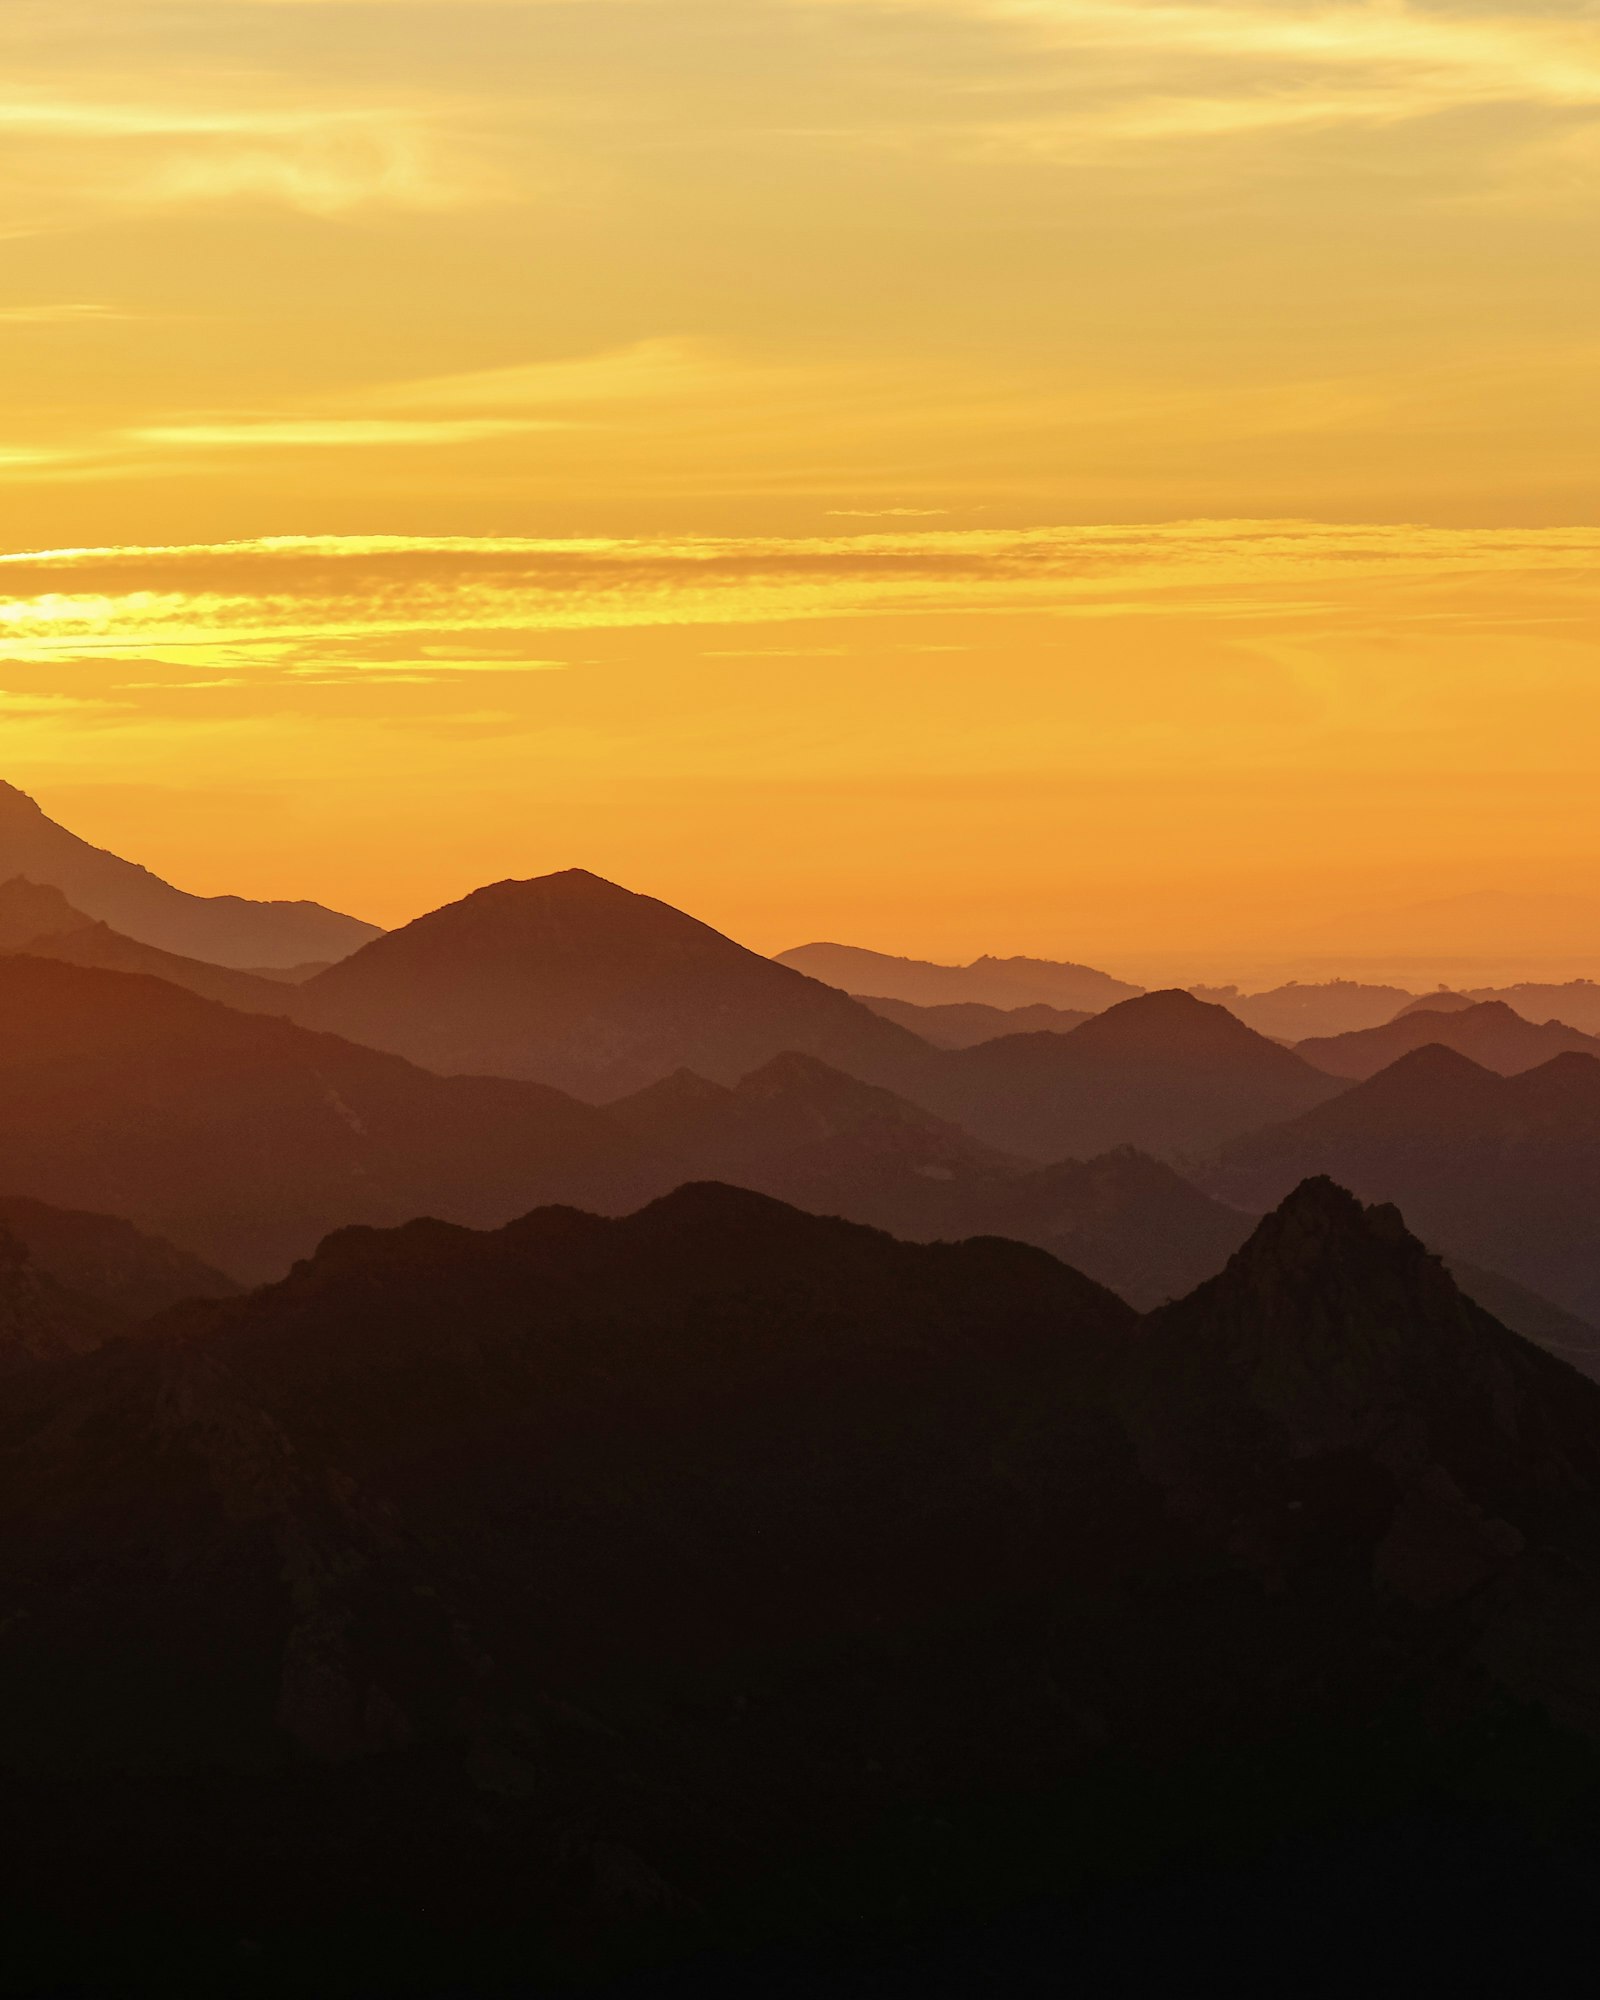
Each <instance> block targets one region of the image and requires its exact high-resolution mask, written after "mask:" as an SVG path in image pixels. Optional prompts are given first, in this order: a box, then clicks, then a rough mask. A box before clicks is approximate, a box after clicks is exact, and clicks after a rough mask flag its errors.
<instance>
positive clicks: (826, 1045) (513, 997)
mask: <svg viewBox="0 0 1600 2000" xmlns="http://www.w3.org/2000/svg"><path fill="white" fill-rule="evenodd" d="M294 1005H295V1012H296V1017H297V1018H298V1019H300V1020H302V1021H305V1022H306V1023H308V1024H310V1025H312V1026H315V1027H319V1028H329V1029H332V1030H334V1031H335V1032H336V1033H338V1034H342V1035H348V1036H350V1037H352V1038H353V1039H355V1040H358V1041H362V1042H366V1043H369V1044H370V1045H371V1046H373V1047H375V1048H384V1049H391V1050H394V1051H396V1052H397V1053H399V1054H401V1055H405V1056H408V1057H409V1058H410V1059H411V1060H412V1061H413V1062H418V1063H422V1064H424V1065H426V1066H427V1067H428V1068H430V1069H436V1070H440V1071H442V1072H444V1073H446V1074H460V1073H462V1072H477V1073H484V1074H492V1075H496V1076H512V1077H523V1078H531V1079H534V1080H537V1081H540V1082H544V1083H549V1084H554V1085H556V1086H557V1087H559V1088H560V1089H563V1090H569V1091H572V1092H573V1093H575V1094H576V1095H579V1096H582V1097H586V1098H589V1099H591V1100H592V1101H596V1102H599V1101H602V1100H604V1099H607V1098H614V1097H621V1096H625V1095H627V1094H628V1093H630V1092H632V1091H635V1090H639V1089H641V1088H643V1086H644V1085H646V1084H649V1083H654V1082H657V1081H659V1080H660V1079H661V1078H662V1077H665V1076H670V1075H671V1074H672V1073H673V1072H674V1071H675V1070H678V1069H685V1068H687V1069H692V1070H695V1071H697V1072H698V1073H699V1074H701V1075H703V1076H707V1077H710V1078H712V1079H713V1080H714V1081H717V1082H723V1083H731V1082H734V1081H736V1080H737V1079H738V1078H739V1077H740V1076H743V1075H745V1074H747V1073H748V1072H749V1071H750V1070H751V1069H754V1068H756V1067H757V1066H758V1065H759V1064H761V1063H763V1062H765V1061H767V1060H768V1059H769V1058H770V1057H772V1056H775V1055H781V1054H783V1053H784V1052H785V1051H789V1050H793V1051H796V1052H798V1053H801V1054H806V1055H814V1056H819V1057H821V1058H822V1059H823V1060H824V1061H825V1062H829V1063H833V1064H834V1065H836V1066H837V1067H838V1068H840V1069H843V1070H847V1071H849V1072H850V1073H851V1074H852V1075H856V1076H862V1077H865V1078H867V1079H868V1080H869V1081H874V1082H876V1081H888V1082H892V1081H893V1080H894V1079H895V1078H896V1077H897V1076H899V1075H901V1074H903V1073H904V1072H906V1071H907V1070H908V1069H910V1068H911V1067H913V1066H914V1065H915V1063H916V1062H917V1061H918V1060H919V1059H920V1058H922V1057H923V1056H925V1055H926V1053H927V1050H926V1047H925V1045H924V1044H923V1043H922V1042H921V1041H919V1040H918V1039H917V1037H915V1036H914V1035H912V1034H910V1033H909V1032H908V1031H907V1030H906V1029H904V1028H901V1027H898V1026H897V1025H896V1024H895V1023H893V1022H891V1021H885V1020H883V1019H881V1018H880V1017H879V1016H878V1015H876V1014H874V1013H872V1012H870V1011H869V1010H868V1009H867V1008H865V1007H863V1006H861V1005H860V1004H859V1003H858V1002H857V1001H854V1000H851V999H850V998H848V997H847V996H846V995H845V994H843V993H838V992H835V991H834V990H833V989H832V988H831V987H828V986H824V985H822V984H820V983H819V982H818V981H816V980H814V979H807V978H805V977H803V976H802V975H801V974H800V973H797V972H792V971H790V970H789V969H788V968H787V967H786V966H781V965H777V964H775V963H774V962H773V961H772V960H771V959H767V958H762V957H761V956H760V955H759V954H758V953H756V952H753V951H746V950H745V948H744V947H743V946H742V945H738V944H735V943H734V942H733V940H732V939H731V938H726V937H723V936H722V935H721V933H720V932H718V931H714V930H712V929H711V927H710V926H709V925H708V924H702V923H699V922H697V921H696V919H695V918H693V917H689V916H685V915H684V914H683V913H682V912H681V911H679V910H675V909H673V908H671V906H670V905H668V904H666V903H661V902H658V901H656V899H655V898H654V897H651V896H638V895H634V894H633V893H632V892H631V891H629V890H627V889H621V888H618V887H617V886H616V885H615V884H614V883H611V882H605V881H602V880H601V879H600V877H599V876H597V875H591V874H588V873H587V872H586V871H585V870H583V869H578V868H575V869H570V870H568V871H567V872H566V873H564V874H560V875H546V876H543V877H541V878H539V879H538V880H536V881H532V882H498V883H495V884H494V885H493V886H492V887H489V888H485V889H479V890H478V891H476V893H474V894H473V895H471V896H468V897H467V898H466V899H465V900H464V901H462V902H459V903H452V904H450V905H449V906H448V907H447V908H445V909H442V910H435V911H434V912H433V913H432V914H431V915H429V916H426V917H421V918H419V919H418V920H417V921H416V922H415V923H413V924H408V925H406V927H405V928H404V929H403V930H398V931H394V932H391V933H390V934H389V935H388V936H386V937H382V938H379V939H377V940H376V941H375V942H374V943H372V944H369V945H367V946H366V947H365V948H364V949H363V950H361V951H359V952H357V953H356V954H355V955H354V957H352V958H349V959H346V960H344V961H343V962H342V963H341V964H338V965H335V966H333V967H331V968H330V969H329V970H328V971H326V972H323V973H320V974H318V975H317V976H316V977H315V978H314V979H311V980H309V981H307V982H306V983H305V984H304V985H303V986H301V987H299V988H297V989H296V991H295V995H294Z"/></svg>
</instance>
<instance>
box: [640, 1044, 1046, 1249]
mask: <svg viewBox="0 0 1600 2000" xmlns="http://www.w3.org/2000/svg"><path fill="white" fill-rule="evenodd" d="M606 1108H607V1111H608V1112H609V1114H610V1115H611V1116H612V1117H613V1118H616V1119H617V1120H619V1121H620V1122H621V1123H622V1124H624V1125H625V1126H626V1127H627V1129H628V1130H629V1132H631V1133H632V1134H634V1136H635V1137H637V1138H638V1139H640V1140H642V1141H643V1142H645V1143H646V1144H647V1145H649V1146H651V1147H653V1148H654V1149H655V1150H656V1151H657V1152H658V1153H659V1154H661V1155H663V1156H668V1157H670V1158H672V1159H673V1160H674V1161H677V1162H681V1163H682V1165H683V1167H684V1168H685V1169H686V1170H687V1172H688V1174H690V1175H692V1176H694V1177H696V1178H702V1179H716V1180H722V1181H729V1182H732V1183H734V1184H736V1185H737V1186H740V1187H747V1188H753V1189H755V1190H757V1191H758V1192H760V1193H763V1194H769V1195H774V1196H776V1197H777V1198H778V1199H780V1200H782V1201H786V1202H791V1203H793V1204H794V1206H795V1207H797V1208H803V1209H808V1210H810V1211H812V1212H813V1213H821V1214H827V1215H839V1216H843V1217H845V1218H847V1219H848V1220H849V1221H852V1222H862V1223H870V1224H872V1225H873V1226H874V1227H876V1228H879V1229H888V1230H891V1231H893V1232H894V1234H896V1235H897V1236H911V1237H924V1238H926V1237H934V1236H957V1235H966V1236H970V1235H977V1234H980V1233H982V1225H981V1224H979V1225H977V1226H974V1225H973V1223H972V1220H971V1219H972V1217H973V1216H974V1215H976V1214H978V1213H986V1212H987V1204H986V1197H987V1196H988V1195H989V1194H990V1192H991V1190H994V1189H996V1188H998V1187H1001V1186H1003V1185H1004V1184H1005V1183H1007V1182H1009V1181H1010V1180H1012V1179H1014V1178H1015V1177H1016V1176H1017V1175H1018V1174H1020V1173H1021V1172H1022V1171H1023V1168H1022V1163H1021V1162H1020V1161H1017V1160H1013V1159H1010V1158H1008V1157H1007V1156H1006V1155H1005V1154H1003V1153H999V1152H996V1151H995V1150H994V1149H993V1148H991V1147H988V1146H984V1145H981V1144H980V1143H979V1142H978V1141H977V1140H976V1139H972V1138H969V1137H968V1135H967V1134H966V1133H965V1132H963V1131H961V1130H960V1129H959V1128H958V1127H956V1126H954V1125H950V1124H947V1123H946V1122H945V1121H944V1120H943V1119H940V1118H936V1117H934V1116H933V1115H932V1114H931V1113H930V1112H927V1111H923V1110H921V1109H920V1108H919V1107H918V1106H916V1105H914V1104H910V1103H908V1102H907V1101H906V1100H905V1099H904V1098H900V1097H896V1096H895V1095H894V1093H893V1092H892V1091H888V1090H885V1089H883V1088H881V1087H880V1086H877V1085H874V1084H867V1083H861V1082H858V1081H857V1080H856V1079H855V1078H854V1077H849V1076H845V1075H843V1074H842V1073H841V1072H840V1071H838V1070H835V1069H831V1068H829V1066H828V1065H827V1064H826V1063H821V1062H818V1061H817V1060H816V1058H815V1057H814V1056H801V1055H782V1056H777V1057H775V1058H774V1059H773V1060H772V1061H771V1062H770V1063H766V1064H764V1065H763V1066H762V1067H761V1068H760V1069H758V1070H754V1071H752V1073H751V1074H750V1075H749V1076H746V1077H743V1078H742V1079H741V1080H740V1081H739V1083H738V1084H737V1085H735V1086H734V1087H733V1088H731V1089H730V1088H727V1087H726V1086H724V1085H721V1084H717V1083H712V1082H709V1081H708V1080H706V1079H705V1078H702V1077H698V1076H696V1075H694V1074H693V1072H691V1071H687V1070H684V1071H679V1073H678V1074H677V1075H676V1076H672V1077H668V1078H666V1079H664V1080H663V1081H662V1082H660V1083H657V1084H652V1085H650V1086H649V1087H648V1088H647V1089H645V1090H643V1091H640V1092H638V1093H637V1094H636V1095H635V1096H633V1097H630V1098H624V1099H623V1100H622V1101H621V1102H620V1103H616V1104H611V1105H608V1106H607V1107H606Z"/></svg>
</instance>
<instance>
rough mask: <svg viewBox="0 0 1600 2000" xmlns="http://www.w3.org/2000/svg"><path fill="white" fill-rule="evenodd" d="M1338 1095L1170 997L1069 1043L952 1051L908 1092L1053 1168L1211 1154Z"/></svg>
mask: <svg viewBox="0 0 1600 2000" xmlns="http://www.w3.org/2000/svg"><path fill="white" fill-rule="evenodd" d="M1339 1087H1340V1086H1339V1084H1338V1083H1337V1082H1336V1081H1335V1080H1334V1079H1332V1078H1330V1077H1327V1076H1325V1075H1324V1074H1323V1073H1322V1072H1321V1071H1319V1070H1315V1069H1313V1068H1312V1067H1311V1065H1310V1064H1309V1063H1306V1062H1303V1061H1302V1060H1301V1059H1300V1057H1299V1056H1297V1055H1294V1054H1292V1053H1291V1052H1290V1051H1289V1050H1288V1049H1285V1048H1281V1047H1280V1046H1279V1045H1278V1044H1277V1043H1275V1042H1270V1041H1268V1040H1267V1039H1266V1037H1265V1036H1263V1035H1258V1034H1256V1033H1255V1031H1254V1030H1253V1029H1251V1028H1247V1027H1246V1026H1245V1025H1244V1023H1243V1022H1242V1021H1240V1020H1237V1019H1236V1018H1235V1017H1234V1016H1233V1015H1232V1014H1230V1013H1229V1012H1228V1010H1227V1009H1226V1008H1224V1007H1216V1006H1211V1005H1209V1004H1208V1003H1206V1002H1205V1001H1201V1000H1196V999H1195V998H1194V997H1193V996H1192V995H1191V994H1188V993H1181V992H1177V991H1172V992H1166V993H1147V994H1142V995H1140V996H1139V998H1137V999H1134V1000H1125V1001H1123V1002H1121V1003H1120V1004H1119V1005H1118V1006H1115V1007H1112V1008H1108V1009H1107V1011H1106V1012H1105V1013H1103V1014H1099V1015H1097V1016H1096V1017H1095V1018H1094V1019H1093V1020H1091V1021H1087V1022H1085V1023H1084V1025H1083V1026H1082V1027H1081V1028H1075V1029H1074V1030H1073V1031H1072V1033H1071V1034H1067V1035H1050V1034H1046V1035H1008V1036H1006V1037H1004V1038H1003V1039H1001V1040H999V1041H993V1042H985V1043H983V1044H981V1045H980V1046H979V1047H977V1048H972V1049H962V1050H955V1051H951V1052H947V1053H946V1054H944V1055H942V1056H941V1057H940V1058H939V1060H938V1062H937V1063H936V1064H935V1065H932V1066H930V1067H929V1068H928V1069H927V1070H926V1071H925V1072H924V1073H923V1074H921V1075H919V1076H918V1077H917V1078H916V1080H915V1082H914V1084H912V1085H908V1090H909V1093H910V1094H911V1095H914V1096H915V1097H916V1098H917V1100H918V1102H920V1103H923V1104H926V1105H927V1106H928V1108H929V1109H930V1110H933V1111H936V1112H938V1113H939V1114H940V1115H941V1116H942V1117H945V1118H949V1119H951V1120H952V1121H954V1122H955V1123H957V1124H960V1125H962V1126H964V1127H965V1128H966V1129H967V1130H968V1131H970V1132H973V1133H974V1134H976V1136H977V1137H979V1138H980V1139H983V1140H984V1141H986V1142H987V1143H988V1144H990V1145H993V1146H998V1147H1000V1148H1002V1149H1003V1150H1006V1151H1010V1152H1015V1153H1018V1154H1022V1155H1024V1156H1025V1157H1028V1158H1031V1159H1035V1160H1056V1159H1061V1158H1063V1157H1070V1158H1077V1159H1084V1158H1088V1157H1092V1156H1093V1155H1095V1154H1098V1153H1102V1152H1106V1151H1108V1150H1110V1149H1111V1148H1114V1147H1117V1146H1136V1147H1138V1148H1140V1149H1141V1150H1143V1151H1146V1152H1151V1153H1156V1154H1160V1155H1180V1154H1190V1153H1201V1152H1206V1151H1209V1150H1210V1149H1211V1148H1212V1147H1214V1146H1216V1145H1218V1144H1220V1143H1221V1142H1222V1141H1223V1140H1224V1139H1227V1138H1229V1137H1231V1136H1235V1135H1237V1134H1240V1133H1243V1132H1246V1131H1248V1130H1250V1129H1251V1128H1252V1127H1253V1126H1257V1125H1261V1124H1265V1123H1267V1122H1269V1121H1274V1120H1277V1119H1282V1118H1285V1117H1288V1116H1290V1115H1292V1114H1293V1113H1294V1112H1297V1111H1302V1110H1305V1109H1306V1108H1307V1107H1309V1106H1310V1105H1313V1104H1317V1103H1320V1102H1321V1101H1322V1100H1323V1099H1324V1098H1326V1097H1329V1096H1331V1095H1332V1094H1333V1093H1334V1092H1335V1091H1336V1090H1337V1089H1338V1088H1339Z"/></svg>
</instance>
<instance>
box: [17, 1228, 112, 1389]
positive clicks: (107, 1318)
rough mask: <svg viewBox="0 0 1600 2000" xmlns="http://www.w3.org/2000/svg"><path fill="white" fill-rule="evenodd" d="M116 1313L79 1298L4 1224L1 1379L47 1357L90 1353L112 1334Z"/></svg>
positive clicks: (56, 1358)
mask: <svg viewBox="0 0 1600 2000" xmlns="http://www.w3.org/2000/svg"><path fill="white" fill-rule="evenodd" d="M113 1323H114V1322H113V1317H112V1316H111V1315H109V1314H103V1313H101V1312H100V1311H99V1310H98V1309H97V1308H96V1307H95V1306H94V1305H93V1304H91V1303H90V1301H88V1300H87V1299H84V1298H80V1297H76V1296H74V1294H73V1293H71V1292H69V1291H68V1290H67V1289H66V1288H65V1287H64V1286H62V1285H60V1284H58V1283H57V1282H56V1280H55V1279H54V1278H53V1277H52V1276H51V1275H50V1274H49V1272H47V1271H45V1270H43V1269H42V1268H41V1267H40V1265H39V1264H38V1263H37V1262H36V1261H35V1260H34V1259H33V1258H32V1257H31V1256H30V1255H29V1253H28V1247H27V1245H26V1244H25V1243H23V1242H22V1241H21V1239H20V1238H19V1237H17V1236H16V1235H14V1234H13V1233H12V1231H11V1230H10V1229H8V1228H6V1227H5V1225H4V1223H0V1380H4V1381H7V1382H9V1380H10V1378H11V1377H12V1376H14V1375H15V1374H16V1373H17V1372H18V1371H20V1370H24V1369H27V1368H29V1367H31V1366H34V1365H37V1364H38V1363H39V1362H41V1361H55V1360H59V1359H61V1358H64V1357H66V1356H69V1355H74V1354H85V1353H88V1352H89V1351H90V1350H91V1349H92V1348H95V1347H98V1346H100V1345H101V1343H102V1342H103V1341H104V1340H105V1339H106V1338H107V1337H108V1335H109V1334H110V1332H111V1330H112V1326H113Z"/></svg>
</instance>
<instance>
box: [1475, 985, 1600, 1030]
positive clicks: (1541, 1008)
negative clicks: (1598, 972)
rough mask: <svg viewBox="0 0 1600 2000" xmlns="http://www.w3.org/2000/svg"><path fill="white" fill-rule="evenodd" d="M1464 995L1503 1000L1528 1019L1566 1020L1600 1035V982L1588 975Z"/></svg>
mask: <svg viewBox="0 0 1600 2000" xmlns="http://www.w3.org/2000/svg"><path fill="white" fill-rule="evenodd" d="M1467 997H1468V998H1470V999H1473V1000H1503V1001H1504V1002H1505V1004H1506V1005H1507V1006H1508V1007H1514V1008H1515V1009H1516V1010H1517V1012H1518V1013H1519V1014H1521V1015H1523V1016H1524V1017H1525V1018H1526V1019H1528V1020H1530V1021H1552V1020H1554V1021H1566V1022H1569V1023H1570V1024H1571V1025H1572V1026H1573V1027H1574V1028H1582V1029H1583V1031H1584V1032H1585V1034H1590V1035H1600V984H1597V983H1596V982H1595V981H1594V980H1592V979H1569V980H1567V981H1565V983H1564V984H1562V985H1559V986H1553V985H1539V984H1537V983H1530V984H1527V985H1522V986H1502V987H1499V988H1494V987H1482V988H1474V989H1473V990H1472V992H1471V993H1470V994H1469V995H1468V996H1467Z"/></svg>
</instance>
